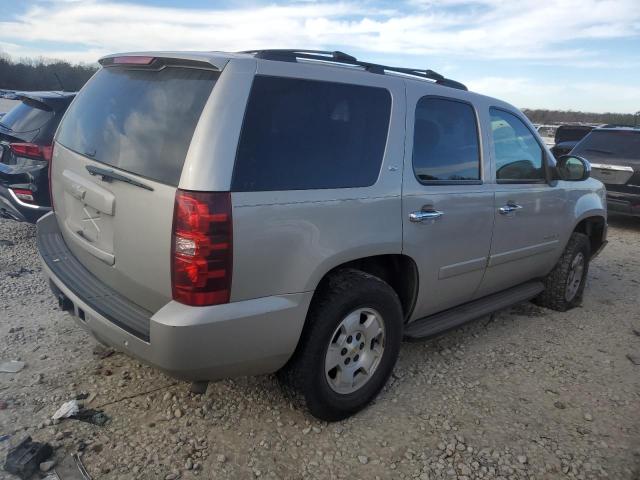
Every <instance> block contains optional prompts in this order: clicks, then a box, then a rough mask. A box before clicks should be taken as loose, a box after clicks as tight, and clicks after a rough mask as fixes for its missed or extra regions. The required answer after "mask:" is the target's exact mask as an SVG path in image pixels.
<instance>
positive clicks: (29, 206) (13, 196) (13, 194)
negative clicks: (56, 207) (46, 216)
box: [7, 188, 49, 210]
mask: <svg viewBox="0 0 640 480" xmlns="http://www.w3.org/2000/svg"><path fill="white" fill-rule="evenodd" d="M7 190H9V195H11V198H13V200H14V201H15V202H16V203H17V204H18V205H20V206H22V207H27V208H32V209H34V210H48V209H49V207H41V206H40V205H33V204H31V203H26V202H23V201H22V200H20V199H19V198H18V197H17V196H16V194H15V192H14V191H13V190H11V188H7Z"/></svg>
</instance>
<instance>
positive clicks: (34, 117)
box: [0, 99, 54, 133]
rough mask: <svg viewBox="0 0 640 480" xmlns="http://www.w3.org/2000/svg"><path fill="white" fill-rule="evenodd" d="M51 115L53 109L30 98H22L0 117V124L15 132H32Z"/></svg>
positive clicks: (51, 116)
mask: <svg viewBox="0 0 640 480" xmlns="http://www.w3.org/2000/svg"><path fill="white" fill-rule="evenodd" d="M53 115H54V112H53V110H51V109H50V108H48V107H47V106H45V105H43V104H41V103H38V102H35V101H33V100H31V99H23V100H22V101H21V102H20V103H19V104H18V105H16V106H15V107H13V108H12V109H11V110H9V111H8V112H7V113H6V114H5V115H4V116H3V117H0V124H2V126H4V127H6V128H8V129H9V130H11V131H12V132H16V133H25V132H32V131H33V130H37V129H39V128H41V127H42V126H43V125H44V124H45V123H47V122H48V121H49V120H50V119H51V118H53Z"/></svg>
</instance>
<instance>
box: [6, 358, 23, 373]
mask: <svg viewBox="0 0 640 480" xmlns="http://www.w3.org/2000/svg"><path fill="white" fill-rule="evenodd" d="M24 366H25V363H24V362H21V361H20V360H9V361H6V362H2V363H0V372H4V373H18V372H19V371H20V370H22V369H23V368H24Z"/></svg>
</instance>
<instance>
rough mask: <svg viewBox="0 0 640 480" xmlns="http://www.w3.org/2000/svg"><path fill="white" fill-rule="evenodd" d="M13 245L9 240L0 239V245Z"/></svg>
mask: <svg viewBox="0 0 640 480" xmlns="http://www.w3.org/2000/svg"><path fill="white" fill-rule="evenodd" d="M13 245H14V243H13V242H12V241H11V240H0V247H13Z"/></svg>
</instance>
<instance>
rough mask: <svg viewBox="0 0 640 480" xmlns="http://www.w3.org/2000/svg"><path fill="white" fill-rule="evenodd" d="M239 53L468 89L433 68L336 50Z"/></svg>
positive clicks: (265, 58)
mask: <svg viewBox="0 0 640 480" xmlns="http://www.w3.org/2000/svg"><path fill="white" fill-rule="evenodd" d="M240 53H249V54H252V55H254V56H255V57H256V58H261V59H264V60H275V61H279V62H297V61H298V59H299V58H300V59H304V60H317V61H321V62H333V63H341V64H344V65H354V66H358V67H362V68H364V69H365V70H366V71H368V72H371V73H377V74H382V75H384V73H385V72H393V73H400V74H402V75H409V76H412V77H419V78H426V79H429V80H433V81H434V82H435V83H437V84H438V85H443V86H445V87H450V88H457V89H458V90H468V88H467V87H466V85H464V84H462V83H460V82H456V81H455V80H451V79H450V78H446V77H444V76H443V75H441V74H439V73H437V72H434V71H433V70H429V69H426V70H420V69H417V68H401V67H390V66H388V65H380V64H377V63H369V62H361V61H360V60H358V59H357V58H356V57H354V56H352V55H349V54H347V53H344V52H340V51H337V50H334V51H330V50H291V49H272V50H245V51H242V52H240Z"/></svg>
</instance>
